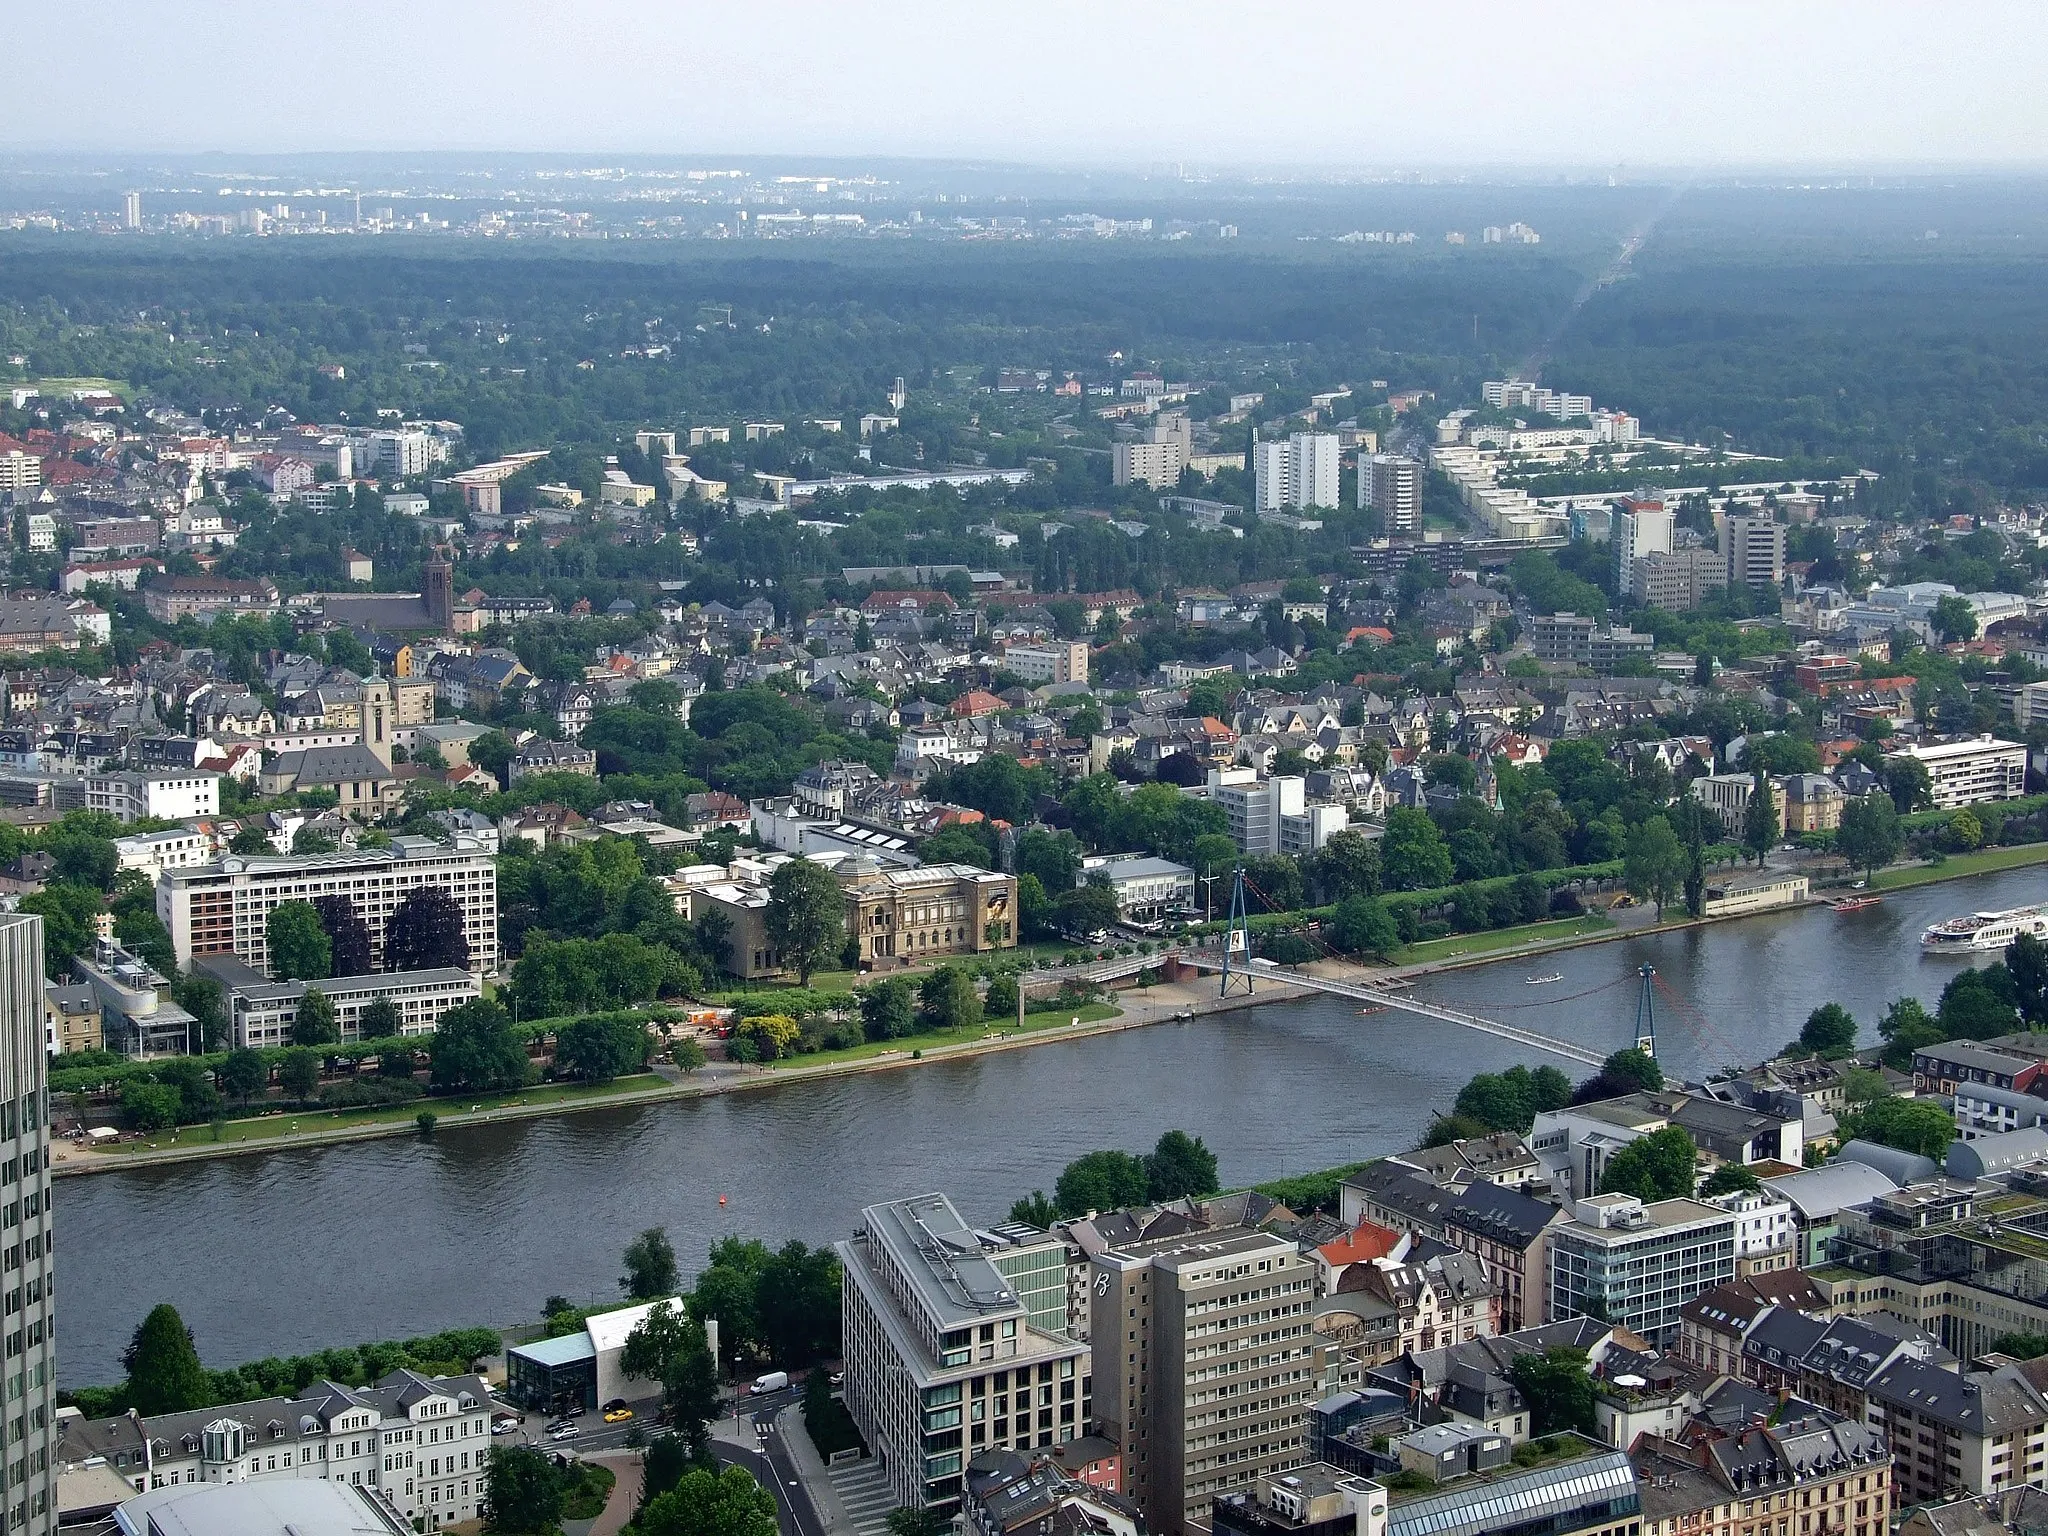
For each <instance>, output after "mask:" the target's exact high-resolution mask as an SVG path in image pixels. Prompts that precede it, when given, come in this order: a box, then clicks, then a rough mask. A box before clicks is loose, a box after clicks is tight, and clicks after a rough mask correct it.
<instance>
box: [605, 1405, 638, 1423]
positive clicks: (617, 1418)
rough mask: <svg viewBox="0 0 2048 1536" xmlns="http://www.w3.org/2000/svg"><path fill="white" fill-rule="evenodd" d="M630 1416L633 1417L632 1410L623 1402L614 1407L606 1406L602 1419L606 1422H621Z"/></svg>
mask: <svg viewBox="0 0 2048 1536" xmlns="http://www.w3.org/2000/svg"><path fill="white" fill-rule="evenodd" d="M631 1417H633V1410H632V1409H630V1408H628V1407H627V1406H626V1405H625V1404H624V1403H621V1404H619V1406H618V1407H616V1408H607V1409H605V1411H604V1421H605V1423H607V1424H623V1423H625V1422H626V1420H628V1419H630V1418H631Z"/></svg>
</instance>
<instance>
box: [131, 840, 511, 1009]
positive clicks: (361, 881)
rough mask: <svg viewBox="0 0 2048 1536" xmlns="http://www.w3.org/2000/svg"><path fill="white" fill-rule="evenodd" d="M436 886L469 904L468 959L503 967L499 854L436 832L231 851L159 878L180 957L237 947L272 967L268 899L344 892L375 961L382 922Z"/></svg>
mask: <svg viewBox="0 0 2048 1536" xmlns="http://www.w3.org/2000/svg"><path fill="white" fill-rule="evenodd" d="M428 886H436V887H439V888H440V889H442V890H445V891H447V892H448V894H449V895H450V896H452V897H454V898H455V902H456V904H457V905H458V906H460V907H461V908H462V912H463V931H464V934H465V936H466V937H467V938H468V940H469V968H470V969H471V970H472V971H474V972H476V973H477V974H479V975H485V974H488V973H490V972H491V971H494V970H496V969H497V967H498V871H497V863H496V861H495V860H494V859H493V858H492V857H491V855H490V854H488V853H485V852H484V851H483V850H482V849H481V848H475V847H467V848H465V847H456V848H444V847H442V846H441V845H440V844H439V843H436V842H434V841H433V840H432V839H430V838H424V837H394V838H393V839H392V840H391V846H390V847H389V848H358V849H356V850H354V851H352V852H345V853H312V854H304V855H299V856H296V857H278V858H270V857H259V856H251V857H243V856H241V855H237V854H230V855H228V856H226V857H224V858H221V859H219V860H217V861H215V862H214V863H211V864H205V865H201V866H200V867H199V868H197V869H171V870H166V871H164V874H163V877H162V878H161V879H159V880H158V881H157V886H156V915H157V916H158V917H159V918H161V919H162V920H163V924H164V926H165V927H166V928H168V929H169V930H170V932H171V943H172V945H173V946H174V947H175V948H176V950H177V954H178V964H179V965H180V966H181V967H189V966H190V965H191V963H192V959H193V957H194V956H196V955H234V956H236V957H237V958H239V959H241V960H245V961H247V962H248V963H249V964H250V965H251V966H254V967H255V968H256V969H257V970H259V971H263V972H265V973H268V971H269V969H270V949H269V943H268V940H267V939H266V937H265V933H264V925H265V923H266V922H267V921H268V920H269V917H270V911H271V908H273V907H275V906H277V905H278V904H279V903H281V902H286V901H312V900H313V899H314V898H316V897H320V896H346V897H348V898H349V899H350V900H351V901H353V902H354V903H355V909H356V913H357V915H358V916H360V917H361V918H362V919H363V921H364V922H365V923H366V924H368V925H369V929H370V964H371V966H372V968H373V969H374V968H376V967H379V966H381V965H382V964H383V962H384V928H385V924H386V923H387V922H389V921H390V918H391V914H392V912H393V911H394V910H396V909H397V907H398V904H399V903H400V902H401V901H403V900H405V898H406V897H407V896H409V895H411V894H412V893H413V892H414V891H416V890H421V889H423V888H425V887H428Z"/></svg>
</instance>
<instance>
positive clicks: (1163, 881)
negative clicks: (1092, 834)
mask: <svg viewBox="0 0 2048 1536" xmlns="http://www.w3.org/2000/svg"><path fill="white" fill-rule="evenodd" d="M1082 878H1083V879H1086V880H1097V879H1099V880H1101V881H1102V883H1103V884H1105V885H1107V886H1108V887H1109V890H1110V894H1111V895H1113V896H1115V897H1116V909H1117V911H1118V913H1119V914H1121V915H1122V917H1123V918H1124V920H1125V921H1126V922H1134V923H1136V922H1154V921H1157V920H1158V919H1160V918H1164V917H1166V916H1167V915H1168V914H1170V913H1174V912H1186V911H1189V910H1191V909H1192V908H1193V906H1194V904H1195V872H1194V871H1193V870H1192V869H1190V868H1188V867H1187V865H1185V864H1176V863H1174V862H1173V860H1171V859H1155V858H1150V857H1144V856H1139V855H1135V854H1133V855H1129V856H1125V857H1120V858H1107V859H1103V858H1089V859H1085V860H1083V861H1082Z"/></svg>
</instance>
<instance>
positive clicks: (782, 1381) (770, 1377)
mask: <svg viewBox="0 0 2048 1536" xmlns="http://www.w3.org/2000/svg"><path fill="white" fill-rule="evenodd" d="M788 1385H789V1372H787V1371H770V1372H769V1373H768V1374H767V1375H766V1376H756V1377H755V1378H754V1384H753V1385H752V1386H751V1387H749V1388H747V1390H748V1391H749V1392H751V1393H752V1394H753V1395H754V1396H755V1397H760V1396H762V1395H763V1394H764V1393H768V1392H780V1391H781V1390H782V1389H783V1388H784V1387H786V1386H788Z"/></svg>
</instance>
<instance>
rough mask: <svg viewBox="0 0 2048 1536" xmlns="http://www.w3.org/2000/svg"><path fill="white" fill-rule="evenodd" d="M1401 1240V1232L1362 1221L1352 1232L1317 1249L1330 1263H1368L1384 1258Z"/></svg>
mask: <svg viewBox="0 0 2048 1536" xmlns="http://www.w3.org/2000/svg"><path fill="white" fill-rule="evenodd" d="M1400 1241H1401V1234H1400V1233H1399V1232H1396V1231H1393V1230H1392V1229H1391V1228H1388V1227H1382V1226H1379V1225H1378V1224H1376V1223H1374V1222H1370V1221H1361V1222H1360V1223H1359V1224H1358V1225H1357V1226H1356V1227H1355V1228H1353V1229H1352V1230H1351V1231H1350V1232H1347V1233H1346V1234H1345V1235H1344V1236H1342V1237H1340V1238H1338V1239H1337V1240H1336V1241H1334V1242H1329V1243H1325V1244H1323V1246H1322V1247H1321V1248H1319V1249H1317V1250H1316V1251H1317V1252H1318V1253H1320V1254H1321V1255H1322V1256H1323V1259H1324V1260H1325V1262H1327V1263H1330V1264H1368V1263H1371V1262H1372V1261H1373V1260H1374V1259H1384V1258H1385V1257H1386V1256H1387V1255H1388V1254H1390V1253H1392V1252H1393V1251H1394V1246H1395V1245H1396V1244H1397V1243H1399V1242H1400Z"/></svg>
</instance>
